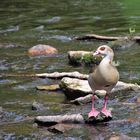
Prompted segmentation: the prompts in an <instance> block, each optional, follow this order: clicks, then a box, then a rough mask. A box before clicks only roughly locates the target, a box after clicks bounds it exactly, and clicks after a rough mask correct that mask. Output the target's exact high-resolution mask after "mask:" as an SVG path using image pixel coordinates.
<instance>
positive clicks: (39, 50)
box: [28, 44, 58, 56]
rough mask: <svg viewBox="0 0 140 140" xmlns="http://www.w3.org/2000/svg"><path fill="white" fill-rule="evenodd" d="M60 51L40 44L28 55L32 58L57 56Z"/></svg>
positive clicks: (29, 51)
mask: <svg viewBox="0 0 140 140" xmlns="http://www.w3.org/2000/svg"><path fill="white" fill-rule="evenodd" d="M57 53H58V51H57V49H56V48H54V47H52V46H49V45H43V44H39V45H36V46H33V47H32V48H30V49H29V50H28V54H29V55H31V56H36V55H53V54H57Z"/></svg>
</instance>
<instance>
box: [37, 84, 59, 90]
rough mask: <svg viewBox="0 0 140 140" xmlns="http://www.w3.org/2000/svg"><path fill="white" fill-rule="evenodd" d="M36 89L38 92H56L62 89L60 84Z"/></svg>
mask: <svg viewBox="0 0 140 140" xmlns="http://www.w3.org/2000/svg"><path fill="white" fill-rule="evenodd" d="M36 88H37V89H38V90H48V91H56V90H59V89H60V87H59V85H58V84H56V85H45V86H37V87H36Z"/></svg>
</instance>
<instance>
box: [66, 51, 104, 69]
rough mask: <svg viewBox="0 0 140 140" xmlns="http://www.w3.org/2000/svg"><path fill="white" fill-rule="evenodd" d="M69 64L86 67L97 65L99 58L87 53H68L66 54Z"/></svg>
mask: <svg viewBox="0 0 140 140" xmlns="http://www.w3.org/2000/svg"><path fill="white" fill-rule="evenodd" d="M68 58H69V63H70V64H71V65H82V64H84V65H86V66H90V65H91V64H99V63H100V61H101V57H97V58H95V57H94V56H93V52H88V51H69V52H68Z"/></svg>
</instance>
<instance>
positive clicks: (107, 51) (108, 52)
mask: <svg viewBox="0 0 140 140" xmlns="http://www.w3.org/2000/svg"><path fill="white" fill-rule="evenodd" d="M93 56H102V57H103V58H108V59H110V60H111V61H112V60H113V57H114V52H113V50H112V49H111V48H110V47H109V46H107V45H102V46H99V47H98V48H97V50H96V51H95V53H94V54H93Z"/></svg>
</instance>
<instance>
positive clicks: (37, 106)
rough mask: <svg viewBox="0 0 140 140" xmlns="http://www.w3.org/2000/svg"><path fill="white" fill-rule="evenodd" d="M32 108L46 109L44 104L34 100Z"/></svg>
mask: <svg viewBox="0 0 140 140" xmlns="http://www.w3.org/2000/svg"><path fill="white" fill-rule="evenodd" d="M32 110H37V111H39V110H44V106H43V105H42V104H40V103H38V102H36V101H34V102H33V104H32Z"/></svg>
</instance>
